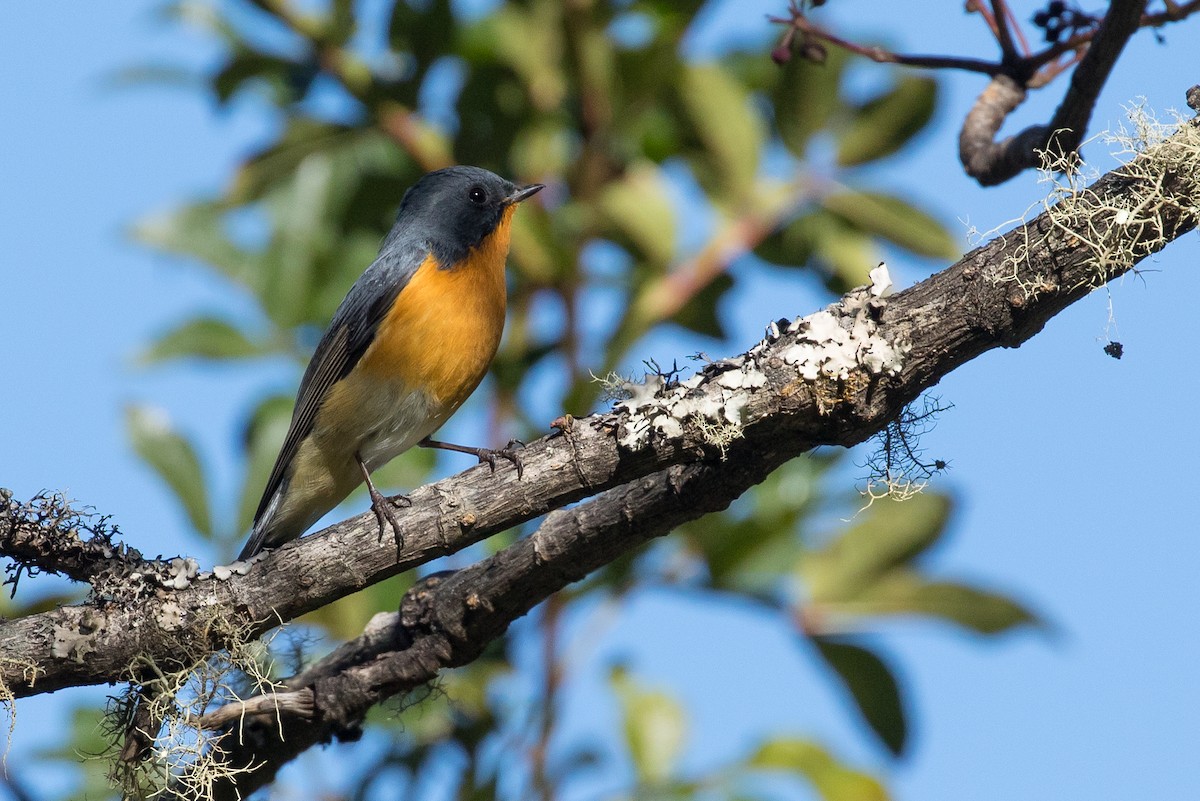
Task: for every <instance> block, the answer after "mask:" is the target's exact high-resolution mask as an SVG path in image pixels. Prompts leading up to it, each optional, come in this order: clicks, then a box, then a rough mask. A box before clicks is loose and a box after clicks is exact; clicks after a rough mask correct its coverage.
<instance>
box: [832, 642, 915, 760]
mask: <svg viewBox="0 0 1200 801" xmlns="http://www.w3.org/2000/svg"><path fill="white" fill-rule="evenodd" d="M809 640H810V641H811V642H812V643H813V645H815V646H816V647H817V651H818V652H819V653H820V654H821V657H822V658H823V659H824V660H825V662H826V663H827V664H828V665H829V666H830V667H831V668H832V669H833V671H834V673H835V674H836V675H837V677H838V678H839V679H841V681H842V684H843V685H845V687H846V689H847V690H849V691H850V697H851V698H853V699H854V703H855V705H856V706H857V707H858V711H859V712H860V713H861V714H862V717H863V720H864V721H866V723H867V725H868V726H870V727H871V730H872V731H873V732H875V734H876V735H877V736H878V737H879V739H880V741H882V742H883V744H884V745H885V746H887V749H888V750H889V751H891V752H892V753H893V754H895V755H896V756H899V755H900V754H902V753H903V752H904V744H905V741H906V740H907V739H908V723H907V722H906V720H905V715H904V707H903V704H902V703H901V701H900V686H899V685H898V684H897V683H896V679H895V677H894V676H893V675H892V671H891V670H890V669H889V668H888V666H887V665H886V664H884V662H883V660H882V659H880V658H879V657H878V656H876V655H875V654H873V653H872V652H871V651H868V650H867V649H866V648H863V647H861V646H858V645H852V644H851V643H848V642H844V641H839V640H833V639H830V638H828V637H810V638H809Z"/></svg>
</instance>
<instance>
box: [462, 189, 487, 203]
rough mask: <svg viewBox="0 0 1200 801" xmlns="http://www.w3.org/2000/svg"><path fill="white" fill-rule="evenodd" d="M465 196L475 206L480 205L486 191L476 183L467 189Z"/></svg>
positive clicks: (485, 198)
mask: <svg viewBox="0 0 1200 801" xmlns="http://www.w3.org/2000/svg"><path fill="white" fill-rule="evenodd" d="M467 197H468V198H470V200H471V202H472V203H474V204H475V205H476V206H482V205H483V204H484V202H485V201H486V200H487V192H485V191H484V189H483V187H482V186H478V185H476V186H472V187H471V188H470V189H468V190H467Z"/></svg>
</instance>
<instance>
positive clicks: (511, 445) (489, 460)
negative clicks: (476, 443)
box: [475, 439, 525, 478]
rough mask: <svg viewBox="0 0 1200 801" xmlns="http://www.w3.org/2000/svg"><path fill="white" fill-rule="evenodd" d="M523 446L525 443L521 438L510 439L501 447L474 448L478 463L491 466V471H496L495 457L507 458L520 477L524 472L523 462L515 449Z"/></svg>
mask: <svg viewBox="0 0 1200 801" xmlns="http://www.w3.org/2000/svg"><path fill="white" fill-rule="evenodd" d="M524 447H525V443H524V442H521V440H519V439H510V440H509V441H508V444H507V445H505V446H504V447H503V448H476V449H475V455H476V456H478V457H479V463H480V464H486V465H487V466H488V467H490V468H492V472H493V473H494V472H496V457H497V456H499V457H500V458H501V459H507V460H508V461H510V462H512V463H513V466H514V467H516V468H517V478H520V477H521V476H522V475H524V473H525V463H524V462H522V461H521V454H519V453H517V451H518V450H520V449H521V448H524Z"/></svg>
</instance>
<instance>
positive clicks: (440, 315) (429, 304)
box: [359, 206, 515, 412]
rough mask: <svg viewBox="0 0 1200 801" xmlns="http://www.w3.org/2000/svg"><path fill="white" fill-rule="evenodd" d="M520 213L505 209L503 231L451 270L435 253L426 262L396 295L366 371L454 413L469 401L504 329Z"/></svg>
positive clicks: (498, 229) (499, 228) (365, 364)
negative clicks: (509, 263) (507, 275)
mask: <svg viewBox="0 0 1200 801" xmlns="http://www.w3.org/2000/svg"><path fill="white" fill-rule="evenodd" d="M514 208H515V207H512V206H510V207H509V208H507V209H505V210H504V216H503V217H502V218H501V220H500V224H499V225H498V226H497V227H496V230H495V231H493V232H492V233H491V234H489V235H488V236H487V238H485V239H484V240H483V242H481V243H480V244H479V246H478V247H475V248H472V249H471V250H470V251H469V252H468V255H467V257H466V258H465V259H463V260H462V261H461V262H459V263H458V264H457V265H453V266H452V267H451V268H450V269H443V268H442V267H441V266H440V265H439V264H438V263H437V261H436V259H434V257H433V256H432V255H429V256H427V257H426V258H425V261H424V262H423V263H422V264H421V266H420V267H419V268H418V269H417V271H416V273H414V274H413V277H412V278H411V279H409V282H408V284H407V285H406V286H405V287H404V289H402V290H401V291H400V294H399V295H397V296H396V301H395V302H394V303H393V304H392V308H391V311H389V312H388V314H387V316H386V317H385V318H384V320H383V322H382V323H381V324H380V326H379V329H378V331H377V332H376V335H375V340H374V341H373V342H372V343H371V346H370V347H369V348H368V349H367V352H366V353H364V354H363V357H362V362H361V364H360V365H359V367H360V369H362V370H363V371H364V372H365V373H366V374H368V375H370V376H371V377H373V378H379V379H390V380H394V381H398V382H400V383H402V384H403V385H404V386H405V387H406V388H408V389H410V390H421V391H423V392H425V393H426V394H427V395H429V397H430V399H431V400H433V401H434V403H435V404H437V405H438V406H442V407H443V408H445V409H446V410H447V412H450V411H453V409H455V408H457V407H458V406H459V404H461V403H462V402H463V401H464V400H466V398H467V396H468V395H470V394H471V392H472V391H474V389H475V387H477V386H478V385H479V382H480V381H481V380H482V379H483V376H484V374H485V373H486V372H487V368H488V365H489V364H491V361H492V358H493V357H494V356H495V355H496V349H497V348H498V347H499V345H500V335H501V334H502V333H503V331H504V310H505V304H506V300H507V298H506V291H505V285H504V263H505V260H506V259H507V258H508V246H509V236H510V230H511V229H510V223H511V221H512V214H513V211H514Z"/></svg>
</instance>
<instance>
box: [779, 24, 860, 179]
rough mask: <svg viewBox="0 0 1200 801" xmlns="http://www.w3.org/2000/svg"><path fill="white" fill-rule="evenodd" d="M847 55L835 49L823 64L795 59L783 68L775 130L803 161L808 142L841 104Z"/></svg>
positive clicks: (780, 78)
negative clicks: (843, 72)
mask: <svg viewBox="0 0 1200 801" xmlns="http://www.w3.org/2000/svg"><path fill="white" fill-rule="evenodd" d="M845 65H846V55H845V52H844V51H843V50H841V49H840V48H836V47H835V48H832V49H831V50H830V51H829V57H828V58H827V59H826V60H825V63H824V64H814V63H813V62H811V61H809V60H808V59H806V58H793V59H791V60H790V61H788V63H787V64H785V65H784V66H783V67H782V68H781V69H780V74H779V77H778V80H777V82H776V84H775V89H774V92H773V93H772V99H773V100H774V101H775V127H776V129H777V130H778V131H779V136H780V138H781V139H783V143H784V144H785V145H787V148H788V150H790V151H791V152H792V155H794V156H796V157H797V158H803V157H804V155H805V152H806V151H807V149H808V140H809V139H811V138H812V136H813V134H815V133H816V132H817V131H819V130H821V129H822V128H824V127H825V126H826V125H827V124H828V123H829V120H830V118H831V117H832V116H833V114H834V112H835V111H836V110H837V109H838V108H839V107H840V106H841V105H842V100H841V82H842V71H843V69H844V68H845Z"/></svg>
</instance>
